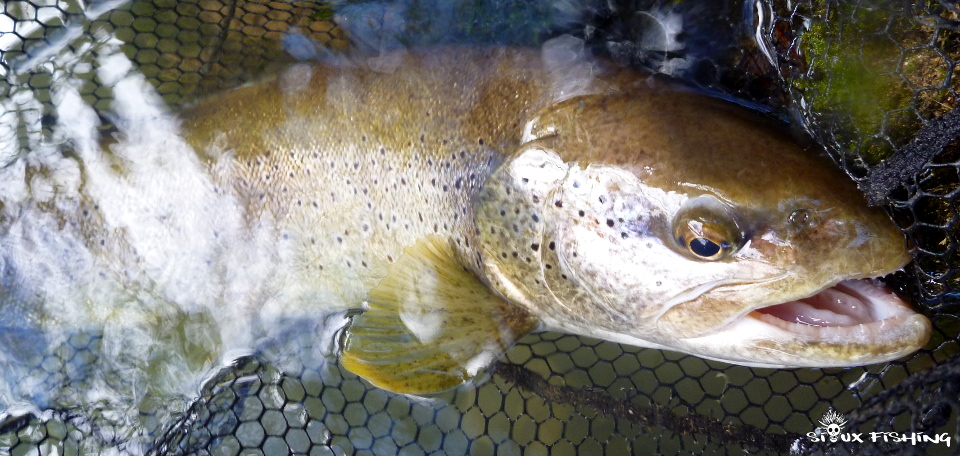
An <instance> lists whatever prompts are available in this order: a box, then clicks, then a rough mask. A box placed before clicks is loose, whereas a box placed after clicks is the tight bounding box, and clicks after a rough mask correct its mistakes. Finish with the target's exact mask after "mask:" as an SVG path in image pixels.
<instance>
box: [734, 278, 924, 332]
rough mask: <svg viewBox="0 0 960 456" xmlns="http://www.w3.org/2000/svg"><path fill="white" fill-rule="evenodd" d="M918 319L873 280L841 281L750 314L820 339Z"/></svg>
mask: <svg viewBox="0 0 960 456" xmlns="http://www.w3.org/2000/svg"><path fill="white" fill-rule="evenodd" d="M911 315H916V312H914V311H913V310H912V309H910V306H909V305H907V303H905V302H904V301H903V300H902V299H900V298H899V297H898V296H897V295H896V294H894V293H893V292H892V291H890V289H888V288H887V287H885V286H884V285H882V284H880V283H879V282H876V281H874V280H872V279H854V280H845V281H842V282H840V283H838V284H836V285H834V286H832V287H830V288H826V289H823V290H821V291H820V292H818V293H817V294H814V295H813V296H809V297H806V298H802V299H798V300H795V301H789V302H785V303H781V304H775V305H772V306H768V307H763V308H760V309H756V310H754V311H753V312H750V313H749V314H747V317H750V318H755V319H758V320H760V321H763V322H765V323H768V324H771V325H774V326H777V327H779V328H781V329H784V330H786V331H789V332H791V333H796V334H798V335H804V336H810V337H816V338H819V339H834V337H830V336H832V335H835V336H844V335H845V334H846V333H847V332H850V331H853V332H860V333H863V335H866V334H870V333H872V332H875V331H881V330H882V329H883V327H884V326H885V324H884V322H885V321H887V320H890V321H891V322H892V321H893V320H895V319H898V318H899V319H903V318H904V317H907V316H911Z"/></svg>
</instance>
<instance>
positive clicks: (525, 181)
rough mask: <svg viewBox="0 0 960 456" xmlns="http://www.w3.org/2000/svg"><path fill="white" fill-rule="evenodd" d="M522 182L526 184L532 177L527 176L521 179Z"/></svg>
mask: <svg viewBox="0 0 960 456" xmlns="http://www.w3.org/2000/svg"><path fill="white" fill-rule="evenodd" d="M520 182H523V183H524V184H526V183H527V182H530V179H527V178H526V177H524V178H522V179H520Z"/></svg>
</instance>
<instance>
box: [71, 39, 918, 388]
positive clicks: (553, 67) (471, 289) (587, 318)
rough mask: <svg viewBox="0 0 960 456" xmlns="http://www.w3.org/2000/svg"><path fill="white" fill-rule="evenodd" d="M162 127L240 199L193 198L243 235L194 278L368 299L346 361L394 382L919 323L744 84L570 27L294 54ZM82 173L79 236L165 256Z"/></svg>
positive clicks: (866, 220)
mask: <svg viewBox="0 0 960 456" xmlns="http://www.w3.org/2000/svg"><path fill="white" fill-rule="evenodd" d="M180 127H181V128H182V132H183V138H184V140H185V142H184V144H186V145H188V146H189V148H190V149H192V150H194V151H195V152H196V155H195V156H194V157H192V158H190V159H189V160H196V161H197V163H200V164H202V169H203V170H204V171H203V173H202V174H203V177H205V178H208V185H205V186H204V185H201V186H200V187H198V188H202V191H201V190H198V191H197V192H192V193H195V194H198V195H199V194H204V195H206V194H209V195H210V196H209V198H214V199H219V200H224V201H229V204H228V206H229V207H233V208H235V209H236V211H233V212H229V211H228V212H229V216H223V215H222V214H221V215H214V216H210V224H211V225H214V226H221V227H220V228H218V229H216V230H211V231H210V232H209V233H208V237H209V238H210V239H219V237H220V236H221V235H222V233H223V232H225V231H230V232H232V233H237V235H236V236H234V237H232V239H239V241H233V242H234V243H235V244H234V245H228V244H223V245H221V244H217V242H218V241H215V240H212V241H210V242H211V243H212V244H216V245H218V246H219V247H217V248H211V250H210V251H211V252H214V253H211V254H210V255H211V256H210V257H209V258H207V259H206V260H205V261H207V263H208V264H221V265H222V267H221V268H220V269H216V270H217V271H219V272H218V273H217V274H214V275H215V277H217V280H220V281H223V282H225V283H228V284H230V286H223V287H220V288H218V290H219V291H216V292H214V293H212V295H211V296H208V297H207V298H206V299H207V300H213V301H216V302H218V303H219V304H217V305H221V306H222V305H241V304H239V303H240V302H243V303H246V304H243V305H246V306H248V307H250V308H251V309H254V311H256V309H263V308H268V307H271V306H273V307H277V308H283V309H285V310H287V311H290V310H291V309H294V310H300V311H302V312H316V311H317V309H326V310H328V311H329V310H331V309H346V308H353V309H362V310H363V312H362V313H359V314H358V315H356V316H354V317H353V319H352V322H351V324H350V326H349V328H348V329H347V330H346V333H345V336H344V341H343V353H342V361H343V363H344V365H345V366H346V367H347V368H348V369H350V370H352V371H354V372H355V373H358V374H359V375H361V376H363V377H365V378H367V379H368V380H370V381H371V382H373V383H374V384H377V385H378V386H381V387H384V388H386V389H390V390H393V391H398V392H404V393H412V394H426V393H430V392H434V391H439V390H443V389H446V388H449V387H452V386H456V385H458V384H460V383H462V382H463V381H465V380H468V379H470V378H472V377H474V376H476V375H477V374H479V373H480V372H481V371H482V370H483V369H484V368H485V367H486V366H487V365H488V364H489V363H490V362H492V361H493V360H494V359H495V358H496V356H498V355H499V354H501V353H502V352H503V351H504V350H506V349H507V348H508V347H509V346H510V345H511V344H512V343H513V342H514V341H515V340H516V339H517V338H519V337H520V336H522V335H523V334H526V333H527V332H530V331H532V330H535V329H537V328H540V329H558V330H563V331H568V332H573V333H577V334H584V335H588V336H594V337H600V338H604V339H608V340H613V341H617V342H623V343H629V344H634V345H640V346H647V347H657V348H667V349H675V350H680V351H685V352H688V353H692V354H697V355H700V356H704V357H707V358H712V359H719V360H723V361H728V362H733V363H740V364H748V365H763V366H814V367H826V366H846V365H861V364H868V363H873V362H881V361H885V360H889V359H893V358H896V357H899V356H902V355H904V354H906V353H909V352H912V351H914V350H916V349H917V348H919V347H920V346H922V345H923V344H924V343H925V342H926V340H927V338H928V337H929V334H930V324H929V321H928V320H927V319H926V318H924V317H923V316H920V315H918V314H916V313H914V312H913V311H912V310H910V309H909V307H907V306H906V305H905V304H904V303H903V302H902V301H900V300H899V299H898V298H896V296H895V295H893V294H892V293H891V292H889V291H887V290H886V289H885V288H883V287H882V286H880V285H878V284H876V283H874V282H871V281H868V280H864V279H868V278H873V277H878V276H881V275H885V274H888V273H890V272H893V271H896V270H898V269H900V268H901V267H902V266H903V265H904V264H905V263H906V262H907V261H908V260H909V256H908V255H907V253H906V251H905V249H904V241H903V237H902V235H901V234H900V232H899V231H898V230H897V229H896V228H895V227H894V226H893V225H892V223H891V222H890V220H889V219H888V218H887V216H886V215H885V214H884V213H883V212H882V211H880V210H877V209H872V208H868V207H867V206H866V203H865V202H864V200H863V197H862V195H861V194H860V193H859V192H858V191H857V190H856V188H855V187H854V186H853V185H852V184H851V183H850V182H849V181H848V180H847V179H846V178H845V176H843V175H842V174H841V173H840V172H838V171H837V170H836V169H834V168H833V167H832V166H830V165H829V164H828V163H826V162H825V161H824V160H823V159H822V158H821V157H817V156H815V155H813V154H810V153H808V152H805V151H803V150H802V149H801V148H800V147H799V146H797V145H796V144H794V143H793V142H791V141H790V140H789V139H787V138H786V137H785V136H783V135H781V134H779V133H777V132H775V131H774V129H772V128H770V127H769V126H767V125H763V124H762V122H759V121H758V120H757V119H755V118H752V117H751V116H750V115H748V114H746V113H744V112H742V111H741V110H740V108H737V107H735V106H731V105H728V104H724V103H722V102H720V101H717V100H712V99H707V98H704V97H702V96H699V95H696V94H692V93H689V92H687V91H684V90H683V89H678V88H675V87H671V86H670V85H669V84H666V83H663V82H660V81H657V80H654V79H651V78H650V77H649V76H647V75H643V74H637V73H633V72H630V71H624V70H617V69H614V68H612V67H609V66H607V65H606V64H604V63H603V62H598V61H594V60H591V59H589V58H586V57H584V56H583V54H582V50H581V51H578V49H577V47H576V46H575V45H574V46H570V43H568V42H563V41H561V42H560V44H559V45H557V44H556V43H555V44H554V45H552V46H547V47H545V48H544V49H543V50H529V49H504V48H439V49H431V50H421V51H402V52H396V53H392V54H385V55H381V56H377V57H376V58H371V59H365V60H364V59H360V60H357V61H352V62H348V63H344V62H339V63H336V62H335V63H329V64H321V63H316V64H313V63H310V64H308V63H303V64H298V65H294V66H291V67H289V68H287V69H285V70H283V71H281V72H279V73H277V74H276V75H275V76H273V77H271V78H267V79H265V80H263V81H260V82H258V83H255V84H251V85H248V86H245V87H241V88H238V89H235V90H233V91H230V92H227V93H224V94H221V95H219V96H216V97H211V98H209V99H206V100H202V101H200V102H198V103H197V104H196V105H194V106H193V107H191V108H189V109H187V110H186V111H185V112H184V113H182V115H181V123H180ZM114 154H116V155H119V156H123V149H122V148H114ZM157 159H158V160H163V158H162V157H161V158H157ZM88 168H89V166H88ZM85 172H86V173H87V174H86V175H85V177H84V179H85V180H84V184H83V185H81V186H80V190H79V192H80V193H81V194H83V195H85V196H84V197H83V198H81V200H82V201H86V203H84V204H86V206H83V204H81V206H83V207H80V208H73V210H74V211H75V212H73V213H71V212H69V211H66V212H63V211H64V210H63V209H58V210H60V211H61V212H60V215H58V217H59V218H60V219H62V220H69V222H68V223H65V224H62V225H66V226H68V229H73V230H77V231H78V232H79V233H80V234H79V235H78V238H79V239H82V240H83V241H82V242H85V243H87V244H89V245H91V246H92V247H91V249H90V250H91V251H95V252H98V253H95V254H93V256H95V257H96V256H99V257H104V256H108V257H118V258H124V260H123V261H119V262H118V264H123V265H124V266H123V267H124V268H138V267H139V268H146V267H147V266H151V265H152V266H151V267H152V269H151V270H152V271H159V272H154V273H151V274H153V276H154V277H158V276H162V275H163V274H176V272H171V271H173V270H176V269H178V268H175V267H173V266H171V265H172V264H173V262H170V261H168V259H170V258H174V259H175V257H176V255H177V253H176V252H173V253H167V254H164V255H154V257H155V258H154V257H151V258H153V259H146V260H145V259H144V258H145V257H146V256H147V253H146V252H149V249H144V248H139V249H138V248H137V245H138V241H137V240H136V239H133V238H134V237H135V236H132V235H130V234H129V232H124V231H123V230H116V229H112V230H111V229H104V226H107V225H111V223H112V222H111V220H113V219H114V218H115V217H112V216H110V215H109V214H107V213H106V212H108V211H107V210H106V209H105V207H106V206H105V202H104V201H101V200H103V199H104V198H105V197H104V196H102V195H106V194H107V193H109V192H101V193H99V194H98V193H96V192H95V191H94V187H95V186H96V185H95V183H96V181H97V179H98V178H97V176H96V175H94V174H92V171H89V170H87V171H85ZM171 191H172V190H171ZM178 191H179V190H178ZM114 193H115V192H114ZM97 195H101V196H97ZM201 196H202V195H201ZM202 199H203V198H201V200H202ZM168 203H169V201H166V202H165V203H164V204H168ZM118 204H122V203H118ZM84 207H85V208H86V209H83V208H84ZM204 207H205V206H204ZM171 210H173V211H175V209H171ZM77 211H80V212H77ZM195 212H196V211H195ZM81 213H82V214H83V215H82V216H81V215H80V214H81ZM199 213H207V212H204V211H202V210H201V211H199ZM78 220H79V221H78ZM158 220H166V219H158ZM161 223H166V222H161ZM113 224H114V225H115V223H113ZM118 233H119V234H118ZM141 238H143V237H142V236H141ZM242 243H247V244H250V243H255V244H260V245H265V246H267V247H266V248H265V249H263V250H260V251H258V252H261V253H258V254H256V255H249V254H248V255H247V256H243V255H242V254H241V253H238V252H243V251H245V250H244V249H243V248H240V244H242ZM117 252H122V253H117ZM262 252H268V254H262ZM211 258H212V259H211ZM165 261H167V262H165ZM243 261H249V262H250V264H258V265H264V264H265V265H267V267H265V268H259V267H258V268H254V267H250V270H258V271H267V272H266V273H265V275H263V274H261V276H258V277H254V276H253V275H251V273H250V272H248V271H245V270H244V264H243ZM244 274H247V275H244ZM191 277H194V276H185V278H184V279H183V280H184V281H186V282H189V281H190V280H191ZM244 277H246V278H247V279H246V280H256V281H257V282H258V283H260V284H261V286H259V287H253V286H251V287H249V289H247V288H244V287H242V286H239V287H238V286H237V283H240V282H242V280H241V279H239V278H244ZM192 280H201V278H200V276H196V279H192ZM180 288H182V287H180ZM178 289H179V288H178ZM157 293H160V294H161V295H163V296H164V298H165V299H171V300H175V301H177V300H180V299H186V300H190V299H199V298H196V297H195V296H189V295H186V294H185V293H183V292H182V291H181V292H180V294H179V295H177V296H171V294H170V293H163V292H162V290H160V291H157Z"/></svg>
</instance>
